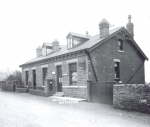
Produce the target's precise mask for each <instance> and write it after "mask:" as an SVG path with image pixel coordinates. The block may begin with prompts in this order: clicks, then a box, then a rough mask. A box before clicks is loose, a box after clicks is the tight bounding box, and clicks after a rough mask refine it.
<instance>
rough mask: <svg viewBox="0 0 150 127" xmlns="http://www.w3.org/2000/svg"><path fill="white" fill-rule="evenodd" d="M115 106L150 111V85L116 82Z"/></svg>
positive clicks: (114, 88)
mask: <svg viewBox="0 0 150 127" xmlns="http://www.w3.org/2000/svg"><path fill="white" fill-rule="evenodd" d="M113 105H114V107H115V108H121V109H127V110H136V111H141V112H147V113H150V85H145V84H116V85H114V86H113Z"/></svg>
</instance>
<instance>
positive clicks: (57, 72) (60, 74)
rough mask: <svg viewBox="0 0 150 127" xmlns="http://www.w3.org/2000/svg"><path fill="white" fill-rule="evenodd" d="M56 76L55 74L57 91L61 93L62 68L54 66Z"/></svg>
mask: <svg viewBox="0 0 150 127" xmlns="http://www.w3.org/2000/svg"><path fill="white" fill-rule="evenodd" d="M56 74H57V91H58V92H61V91H62V66H61V65H58V66H56Z"/></svg>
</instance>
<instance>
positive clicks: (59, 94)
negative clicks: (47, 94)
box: [54, 92, 64, 97]
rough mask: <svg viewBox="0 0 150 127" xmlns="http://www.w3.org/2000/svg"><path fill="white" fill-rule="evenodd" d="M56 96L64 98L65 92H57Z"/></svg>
mask: <svg viewBox="0 0 150 127" xmlns="http://www.w3.org/2000/svg"><path fill="white" fill-rule="evenodd" d="M54 96H58V97H63V96H64V92H56V93H55V94H54Z"/></svg>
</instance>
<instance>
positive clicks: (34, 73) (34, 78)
mask: <svg viewBox="0 0 150 127" xmlns="http://www.w3.org/2000/svg"><path fill="white" fill-rule="evenodd" d="M32 75H33V88H34V89H36V70H32Z"/></svg>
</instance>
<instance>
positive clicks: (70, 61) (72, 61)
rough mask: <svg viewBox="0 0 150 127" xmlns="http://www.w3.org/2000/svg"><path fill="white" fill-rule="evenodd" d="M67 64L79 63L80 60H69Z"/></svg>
mask: <svg viewBox="0 0 150 127" xmlns="http://www.w3.org/2000/svg"><path fill="white" fill-rule="evenodd" d="M66 62H67V64H69V63H75V62H78V59H71V60H67V61H66Z"/></svg>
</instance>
